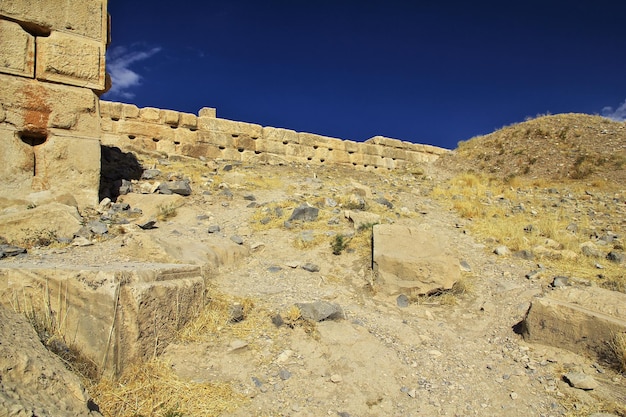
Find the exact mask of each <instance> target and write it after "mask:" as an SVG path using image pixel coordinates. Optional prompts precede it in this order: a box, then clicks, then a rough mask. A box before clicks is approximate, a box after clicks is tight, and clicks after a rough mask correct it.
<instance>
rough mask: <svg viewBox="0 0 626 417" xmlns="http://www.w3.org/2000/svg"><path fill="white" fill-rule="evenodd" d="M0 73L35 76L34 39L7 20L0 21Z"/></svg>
mask: <svg viewBox="0 0 626 417" xmlns="http://www.w3.org/2000/svg"><path fill="white" fill-rule="evenodd" d="M0 72H3V73H6V74H13V75H21V76H23V77H29V78H33V77H34V76H35V37H34V36H32V35H30V34H28V33H27V32H25V31H24V30H23V29H22V27H21V26H20V25H18V24H17V23H14V22H9V21H8V20H0Z"/></svg>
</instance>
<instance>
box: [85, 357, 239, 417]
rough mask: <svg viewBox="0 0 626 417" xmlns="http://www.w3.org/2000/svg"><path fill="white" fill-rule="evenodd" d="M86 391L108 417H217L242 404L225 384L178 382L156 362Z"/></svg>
mask: <svg viewBox="0 0 626 417" xmlns="http://www.w3.org/2000/svg"><path fill="white" fill-rule="evenodd" d="M89 391H90V392H91V394H92V395H93V397H94V398H93V399H94V401H95V403H97V404H98V405H99V407H100V410H101V412H102V413H103V414H104V415H106V416H110V417H138V416H146V417H147V416H155V417H172V416H183V415H184V416H218V415H222V414H223V413H226V412H230V411H233V410H234V409H235V408H237V406H238V405H239V404H241V403H242V402H244V401H246V397H245V396H244V395H242V394H239V393H237V392H235V391H234V390H233V388H232V387H231V386H230V385H229V384H226V383H193V382H185V381H181V380H179V379H178V377H177V376H176V375H175V374H174V372H173V371H172V367H171V366H170V364H168V363H167V362H164V361H161V360H158V359H154V360H151V361H148V362H146V363H142V364H138V365H136V366H133V367H130V368H129V369H128V370H126V371H125V372H124V374H123V375H122V376H121V377H120V378H119V379H118V380H117V381H113V380H110V379H102V380H101V381H99V382H98V383H96V384H93V385H92V386H91V387H90V389H89Z"/></svg>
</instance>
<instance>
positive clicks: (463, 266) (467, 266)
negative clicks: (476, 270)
mask: <svg viewBox="0 0 626 417" xmlns="http://www.w3.org/2000/svg"><path fill="white" fill-rule="evenodd" d="M459 266H460V267H461V271H463V272H472V267H471V266H470V264H469V263H467V261H466V260H462V261H461V262H460V263H459Z"/></svg>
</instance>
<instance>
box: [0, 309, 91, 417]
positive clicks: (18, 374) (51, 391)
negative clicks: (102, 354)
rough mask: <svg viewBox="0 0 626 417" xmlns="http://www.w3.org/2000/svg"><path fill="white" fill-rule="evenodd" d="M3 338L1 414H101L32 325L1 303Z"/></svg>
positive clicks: (0, 331) (84, 416)
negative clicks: (42, 341) (90, 403)
mask: <svg viewBox="0 0 626 417" xmlns="http://www.w3.org/2000/svg"><path fill="white" fill-rule="evenodd" d="M0 340H2V341H3V343H0V371H1V372H2V384H1V385H0V415H3V416H35V415H37V416H53V415H54V416H80V417H87V416H91V417H96V416H101V415H100V413H98V412H92V411H90V410H89V407H88V405H87V402H88V400H89V395H88V394H87V392H86V390H85V387H84V386H83V384H82V383H81V381H80V379H79V378H78V377H77V376H76V375H74V374H73V373H72V372H70V371H69V370H67V369H66V368H65V365H64V364H63V362H62V361H61V359H60V358H59V357H58V356H56V355H55V354H53V353H52V352H50V351H48V349H46V348H45V347H44V346H43V345H42V343H41V342H40V340H39V337H38V336H37V334H36V333H35V331H34V330H33V328H32V326H31V324H30V323H29V322H28V321H27V320H26V319H25V318H24V317H23V316H22V315H20V314H17V313H14V312H13V311H12V310H11V309H10V308H7V307H4V306H2V305H0ZM7 341H10V343H6V342H7Z"/></svg>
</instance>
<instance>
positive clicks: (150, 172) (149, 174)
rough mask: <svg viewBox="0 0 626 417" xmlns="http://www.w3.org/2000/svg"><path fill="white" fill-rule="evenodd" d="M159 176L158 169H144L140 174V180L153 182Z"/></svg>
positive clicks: (159, 171)
mask: <svg viewBox="0 0 626 417" xmlns="http://www.w3.org/2000/svg"><path fill="white" fill-rule="evenodd" d="M159 176H161V170H159V169H146V170H144V171H143V173H142V174H141V179H142V180H153V179H155V178H158V177H159Z"/></svg>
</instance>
